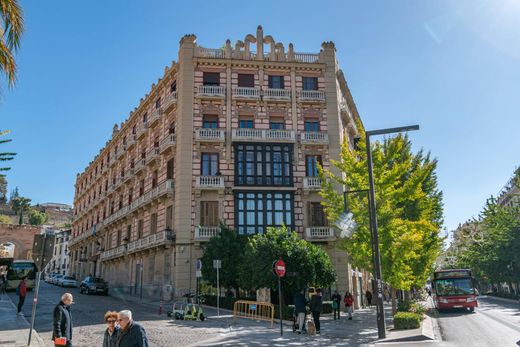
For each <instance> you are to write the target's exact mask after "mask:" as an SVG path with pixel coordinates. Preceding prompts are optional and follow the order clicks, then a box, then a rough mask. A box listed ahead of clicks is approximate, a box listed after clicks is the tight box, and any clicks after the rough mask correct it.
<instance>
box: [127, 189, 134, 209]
mask: <svg viewBox="0 0 520 347" xmlns="http://www.w3.org/2000/svg"><path fill="white" fill-rule="evenodd" d="M133 195H134V188H132V187H130V189H129V190H128V205H130V204H131V203H132V199H133Z"/></svg>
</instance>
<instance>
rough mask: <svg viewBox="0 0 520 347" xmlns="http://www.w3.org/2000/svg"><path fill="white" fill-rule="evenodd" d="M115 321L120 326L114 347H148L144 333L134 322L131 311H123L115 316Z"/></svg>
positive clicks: (139, 325)
mask: <svg viewBox="0 0 520 347" xmlns="http://www.w3.org/2000/svg"><path fill="white" fill-rule="evenodd" d="M117 321H118V322H119V325H120V326H121V330H119V333H118V337H117V342H116V347H148V338H147V337H146V331H145V330H144V328H143V327H142V326H141V324H139V323H137V322H134V320H133V319H132V311H129V310H123V311H120V312H119V313H118V314H117Z"/></svg>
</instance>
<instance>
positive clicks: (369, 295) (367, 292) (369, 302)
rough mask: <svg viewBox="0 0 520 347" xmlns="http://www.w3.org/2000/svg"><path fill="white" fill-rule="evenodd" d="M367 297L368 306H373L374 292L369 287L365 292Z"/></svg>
mask: <svg viewBox="0 0 520 347" xmlns="http://www.w3.org/2000/svg"><path fill="white" fill-rule="evenodd" d="M365 298H366V299H367V305H368V307H371V306H372V292H371V291H370V290H368V289H367V291H366V292H365Z"/></svg>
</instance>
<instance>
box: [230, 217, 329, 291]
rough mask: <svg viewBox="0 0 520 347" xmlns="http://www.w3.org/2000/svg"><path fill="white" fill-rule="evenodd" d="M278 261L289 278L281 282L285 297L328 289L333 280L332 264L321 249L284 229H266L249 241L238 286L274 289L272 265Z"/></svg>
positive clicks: (274, 279) (275, 279)
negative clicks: (310, 289)
mask: <svg viewBox="0 0 520 347" xmlns="http://www.w3.org/2000/svg"><path fill="white" fill-rule="evenodd" d="M278 259H282V260H283V261H284V262H285V264H286V270H287V274H288V275H286V276H285V278H284V281H283V283H284V284H283V287H284V292H285V293H286V294H289V295H290V294H293V293H294V292H295V291H296V290H297V289H298V288H303V287H307V286H309V285H314V286H317V287H328V286H331V285H332V284H333V283H334V281H335V280H336V273H335V271H334V267H333V266H332V262H331V260H330V258H329V256H328V254H327V253H326V252H325V251H324V250H323V249H321V248H320V247H319V246H317V245H314V244H312V243H310V242H308V241H306V240H303V239H301V238H300V237H298V234H297V233H295V232H292V231H290V230H289V229H287V228H286V227H281V228H267V232H266V233H265V234H256V235H254V236H252V237H250V238H249V240H248V243H247V246H246V248H245V257H244V261H243V263H242V264H241V265H242V266H241V269H240V272H239V279H240V287H241V288H244V289H253V290H254V289H259V288H265V287H267V288H277V287H278V280H277V278H276V276H275V275H274V274H273V272H272V265H273V262H274V261H275V260H278ZM292 274H295V275H292Z"/></svg>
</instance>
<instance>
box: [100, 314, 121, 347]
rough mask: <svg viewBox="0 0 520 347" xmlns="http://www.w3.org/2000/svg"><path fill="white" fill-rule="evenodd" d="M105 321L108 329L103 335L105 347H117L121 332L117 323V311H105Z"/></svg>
mask: <svg viewBox="0 0 520 347" xmlns="http://www.w3.org/2000/svg"><path fill="white" fill-rule="evenodd" d="M105 322H106V323H107V329H106V330H105V336H104V337H103V347H116V343H117V337H118V334H119V325H118V324H117V312H115V311H107V313H105Z"/></svg>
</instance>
